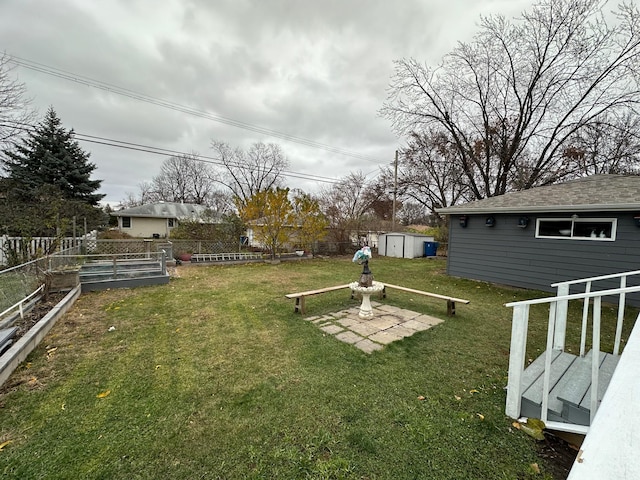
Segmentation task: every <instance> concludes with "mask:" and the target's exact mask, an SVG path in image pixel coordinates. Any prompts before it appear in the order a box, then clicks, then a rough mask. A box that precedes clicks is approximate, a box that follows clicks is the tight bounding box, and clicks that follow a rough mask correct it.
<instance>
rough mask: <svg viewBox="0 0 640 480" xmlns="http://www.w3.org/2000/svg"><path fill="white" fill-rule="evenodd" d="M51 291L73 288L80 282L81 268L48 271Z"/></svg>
mask: <svg viewBox="0 0 640 480" xmlns="http://www.w3.org/2000/svg"><path fill="white" fill-rule="evenodd" d="M47 277H48V280H49V291H50V292H62V291H67V290H73V289H74V288H75V287H77V286H78V285H79V284H80V269H79V268H73V269H68V270H52V271H49V272H47Z"/></svg>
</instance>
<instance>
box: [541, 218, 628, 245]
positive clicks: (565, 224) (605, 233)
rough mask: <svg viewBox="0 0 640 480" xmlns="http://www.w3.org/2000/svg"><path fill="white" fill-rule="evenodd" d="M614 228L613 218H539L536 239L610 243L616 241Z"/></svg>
mask: <svg viewBox="0 0 640 480" xmlns="http://www.w3.org/2000/svg"><path fill="white" fill-rule="evenodd" d="M616 226H617V221H616V219H615V218H539V219H538V220H537V222H536V238H561V239H571V240H597V241H609V242H612V241H614V240H615V239H616Z"/></svg>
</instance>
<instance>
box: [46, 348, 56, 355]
mask: <svg viewBox="0 0 640 480" xmlns="http://www.w3.org/2000/svg"><path fill="white" fill-rule="evenodd" d="M57 349H58V347H53V348H50V349H49V350H47V354H51V353H53V352H55V351H56V350H57Z"/></svg>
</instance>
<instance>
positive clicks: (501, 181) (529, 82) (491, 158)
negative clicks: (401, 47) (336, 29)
mask: <svg viewBox="0 0 640 480" xmlns="http://www.w3.org/2000/svg"><path fill="white" fill-rule="evenodd" d="M605 5H606V2H603V1H602V0H539V1H538V2H537V3H535V4H534V6H533V7H532V8H531V10H530V11H527V12H523V13H522V16H521V18H519V19H517V20H515V21H513V22H510V21H508V20H506V19H505V18H504V17H502V16H488V17H482V18H481V22H480V25H479V32H478V33H477V34H476V36H475V37H474V39H473V41H472V42H471V43H460V44H459V45H458V46H457V47H456V48H455V49H454V50H453V51H452V52H451V53H449V54H448V55H446V56H445V57H444V59H443V61H442V63H441V65H439V66H438V67H430V66H427V65H423V64H421V63H419V62H418V61H416V60H414V59H408V60H407V59H403V60H399V61H397V62H396V71H395V75H394V77H393V79H392V82H391V85H390V91H389V92H390V94H389V99H388V101H387V102H386V103H385V105H384V106H383V109H382V113H383V114H384V115H385V116H386V117H387V118H389V119H390V120H391V121H392V123H393V126H394V128H395V130H396V131H397V132H398V133H400V134H411V133H413V132H418V133H424V132H425V131H426V130H427V129H429V128H432V129H434V130H436V131H441V132H444V133H445V134H446V136H447V138H448V139H449V140H450V142H451V144H452V145H453V146H454V148H455V149H456V156H455V157H454V160H455V162H456V163H457V165H458V167H459V169H460V172H461V174H462V175H463V176H464V178H465V183H466V184H467V186H468V188H469V192H470V194H471V198H477V199H480V198H485V197H489V196H493V195H499V194H502V193H505V192H506V191H509V190H511V189H514V188H516V186H517V188H530V187H532V186H536V185H544V184H549V183H554V182H557V181H559V180H561V179H564V178H567V177H570V176H572V175H575V174H576V173H577V170H576V164H575V162H573V161H572V159H571V158H570V157H567V156H566V155H564V151H565V149H566V148H567V147H568V146H570V142H571V139H573V138H575V137H576V135H578V134H579V133H580V132H582V131H583V130H584V129H585V128H588V127H589V126H592V125H593V124H594V123H595V122H598V121H599V119H601V118H602V117H603V116H604V115H611V116H623V115H625V114H626V113H627V112H632V111H634V108H635V107H636V106H637V104H638V101H639V100H640V90H639V87H638V78H640V77H639V73H640V72H639V71H638V61H639V60H640V12H639V11H638V8H637V6H636V5H633V4H630V3H624V4H622V5H621V6H620V7H619V9H618V11H617V12H615V14H614V16H613V21H611V20H609V19H610V18H612V17H607V16H606V15H605V13H604V8H605Z"/></svg>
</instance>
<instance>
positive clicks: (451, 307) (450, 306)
mask: <svg viewBox="0 0 640 480" xmlns="http://www.w3.org/2000/svg"><path fill="white" fill-rule="evenodd" d="M455 314H456V302H454V301H453V300H447V316H448V317H451V316H453V315H455Z"/></svg>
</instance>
